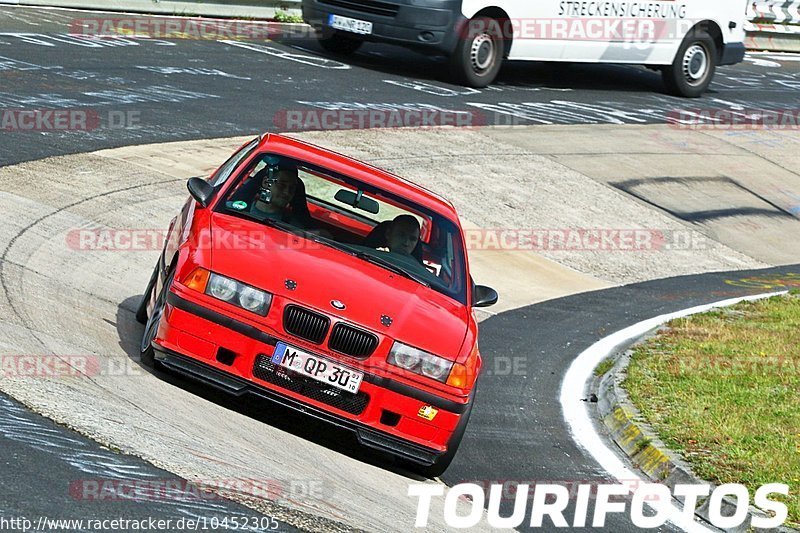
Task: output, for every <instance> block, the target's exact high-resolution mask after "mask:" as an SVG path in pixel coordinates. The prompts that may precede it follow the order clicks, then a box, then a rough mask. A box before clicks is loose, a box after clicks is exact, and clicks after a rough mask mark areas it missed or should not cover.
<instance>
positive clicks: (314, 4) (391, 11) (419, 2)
mask: <svg viewBox="0 0 800 533" xmlns="http://www.w3.org/2000/svg"><path fill="white" fill-rule="evenodd" d="M332 14H333V15H341V16H343V17H350V18H354V19H358V20H364V21H368V22H371V23H372V25H373V30H372V31H373V33H372V35H356V34H353V36H354V37H357V38H359V39H363V40H367V41H375V42H386V43H390V44H398V45H402V46H407V47H411V48H423V49H427V50H434V51H437V52H440V53H443V54H446V55H449V54H450V53H452V52H453V50H454V49H455V46H456V35H457V28H458V27H459V24H460V23H462V22H463V21H464V20H466V19H465V18H464V17H463V15H462V14H461V0H384V1H381V2H371V3H370V2H367V1H365V0H303V19H305V21H306V22H307V23H308V24H310V25H311V26H313V27H315V28H317V29H321V30H323V31H324V30H330V26H328V17H329V15H332Z"/></svg>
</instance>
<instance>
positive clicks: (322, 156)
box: [259, 133, 458, 221]
mask: <svg viewBox="0 0 800 533" xmlns="http://www.w3.org/2000/svg"><path fill="white" fill-rule="evenodd" d="M259 148H260V149H261V150H263V151H269V152H274V153H277V154H280V155H284V156H287V157H291V158H294V159H299V160H301V161H306V162H308V163H311V164H314V165H318V166H320V167H324V168H328V169H330V170H332V171H334V172H338V173H340V174H344V175H345V176H350V177H353V178H355V179H358V180H360V181H363V182H365V183H369V184H370V185H374V186H375V187H377V188H379V189H382V190H385V191H388V192H390V193H393V194H395V195H397V196H399V197H401V198H406V199H408V200H410V201H412V202H414V203H416V204H418V205H420V206H422V207H425V208H427V209H430V210H433V211H436V212H438V213H439V214H442V215H445V216H447V217H448V218H453V219H454V220H455V221H458V215H457V213H456V209H455V207H454V206H453V204H452V203H450V202H449V201H448V200H446V199H444V198H442V197H441V196H439V195H438V194H436V193H434V192H432V191H430V190H428V189H426V188H425V187H422V186H420V185H417V184H416V183H412V182H410V181H408V180H405V179H403V178H401V177H399V176H396V175H395V174H392V173H391V172H388V171H386V170H383V169H380V168H378V167H375V166H373V165H370V164H368V163H364V162H362V161H358V160H356V159H353V158H352V157H348V156H346V155H342V154H340V153H338V152H334V151H333V150H328V149H327V148H322V147H320V146H316V145H314V144H311V143H307V142H304V141H300V140H297V139H293V138H291V137H286V136H284V135H279V134H277V133H266V134H264V136H263V137H262V139H261V142H260V143H259Z"/></svg>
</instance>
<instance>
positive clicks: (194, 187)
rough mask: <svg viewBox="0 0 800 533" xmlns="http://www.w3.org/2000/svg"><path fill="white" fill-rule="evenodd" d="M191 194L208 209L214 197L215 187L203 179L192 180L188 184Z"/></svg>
mask: <svg viewBox="0 0 800 533" xmlns="http://www.w3.org/2000/svg"><path fill="white" fill-rule="evenodd" d="M186 187H187V188H188V189H189V194H191V195H192V198H194V199H195V200H197V203H199V204H200V205H202V206H203V207H208V204H210V203H211V199H212V198H213V197H214V187H212V186H211V184H209V183H208V182H207V181H206V180H204V179H202V178H191V179H190V180H189V182H188V183H187V184H186Z"/></svg>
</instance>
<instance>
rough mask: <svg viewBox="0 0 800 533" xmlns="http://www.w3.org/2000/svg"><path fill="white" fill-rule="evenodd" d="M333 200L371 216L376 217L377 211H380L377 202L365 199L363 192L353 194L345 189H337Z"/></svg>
mask: <svg viewBox="0 0 800 533" xmlns="http://www.w3.org/2000/svg"><path fill="white" fill-rule="evenodd" d="M334 198H336V200H337V201H339V202H342V203H343V204H347V205H349V206H351V207H355V208H356V209H361V210H362V211H366V212H367V213H372V214H373V215H377V214H378V211H380V206H379V205H378V202H376V201H375V200H373V199H372V198H367V197H366V196H364V192H363V191H358V192H353V191H349V190H347V189H339V191H338V192H337V193H336V196H334Z"/></svg>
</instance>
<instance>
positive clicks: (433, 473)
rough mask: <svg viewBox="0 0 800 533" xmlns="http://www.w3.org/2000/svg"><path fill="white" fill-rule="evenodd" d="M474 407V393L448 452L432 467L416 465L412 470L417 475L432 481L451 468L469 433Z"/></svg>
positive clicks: (449, 443)
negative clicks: (465, 434)
mask: <svg viewBox="0 0 800 533" xmlns="http://www.w3.org/2000/svg"><path fill="white" fill-rule="evenodd" d="M473 405H475V394H474V393H473V396H472V401H471V402H470V404H469V406H468V407H467V409H466V411H464V413H463V414H462V415H461V418H460V419H459V421H458V425H457V426H456V430H455V431H454V432H453V435H452V436H451V437H450V441H449V442H448V443H447V451H446V452H445V453H444V455H442V456H441V457H439V458H438V459H437V460H436V462H435V463H433V464H432V465H430V466H420V465H414V466H413V467H412V469H413V470H414V471H415V472H416V473H418V474H419V475H421V476H424V477H427V478H430V479H433V478H436V477H439V476H441V475H442V474H444V473H445V471H446V470H447V468H448V467H449V466H450V463H452V462H453V459H454V458H455V456H456V452H458V447H459V446H460V445H461V440H462V439H463V438H464V433H466V431H467V424H468V423H469V418H470V416H472V406H473Z"/></svg>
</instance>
